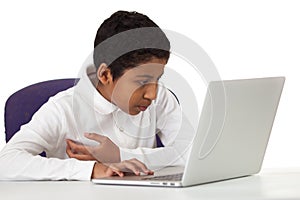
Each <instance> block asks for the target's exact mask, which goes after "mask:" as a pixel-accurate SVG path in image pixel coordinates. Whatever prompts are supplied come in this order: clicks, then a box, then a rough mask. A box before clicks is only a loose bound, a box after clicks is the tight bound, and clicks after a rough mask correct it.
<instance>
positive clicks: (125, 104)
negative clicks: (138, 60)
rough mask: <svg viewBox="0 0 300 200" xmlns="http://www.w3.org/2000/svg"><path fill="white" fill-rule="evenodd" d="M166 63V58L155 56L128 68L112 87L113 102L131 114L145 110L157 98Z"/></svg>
mask: <svg viewBox="0 0 300 200" xmlns="http://www.w3.org/2000/svg"><path fill="white" fill-rule="evenodd" d="M165 65H166V60H164V59H157V58H153V59H151V60H150V61H149V62H147V63H144V64H141V65H139V66H137V67H134V68H132V69H128V70H126V71H125V72H124V74H123V75H122V76H121V77H120V78H118V79H117V80H114V81H113V84H112V87H110V88H111V89H110V92H109V93H110V94H111V98H110V100H111V102H112V103H113V104H115V105H117V106H118V107H119V108H120V109H121V110H123V111H124V112H126V113H128V114H130V115H137V114H138V113H140V112H141V111H145V110H146V109H147V107H148V106H149V105H150V104H151V102H152V100H154V99H156V94H157V88H158V87H157V86H158V80H159V78H160V77H161V76H162V75H163V72H164V67H165Z"/></svg>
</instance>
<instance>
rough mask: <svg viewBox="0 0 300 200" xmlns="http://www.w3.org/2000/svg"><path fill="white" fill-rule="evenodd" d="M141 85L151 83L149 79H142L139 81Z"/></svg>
mask: <svg viewBox="0 0 300 200" xmlns="http://www.w3.org/2000/svg"><path fill="white" fill-rule="evenodd" d="M137 82H138V83H139V84H140V85H146V84H148V83H149V80H141V81H137Z"/></svg>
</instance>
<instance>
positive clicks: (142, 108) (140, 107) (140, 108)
mask: <svg viewBox="0 0 300 200" xmlns="http://www.w3.org/2000/svg"><path fill="white" fill-rule="evenodd" d="M147 108H148V106H138V109H139V110H140V111H145V110H146V109H147Z"/></svg>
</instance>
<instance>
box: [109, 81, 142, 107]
mask: <svg viewBox="0 0 300 200" xmlns="http://www.w3.org/2000/svg"><path fill="white" fill-rule="evenodd" d="M112 94H113V95H112V100H113V102H114V103H115V104H116V105H117V106H118V107H120V108H123V109H124V108H125V107H127V108H128V107H130V106H133V105H134V104H136V102H137V101H138V100H139V99H140V98H139V96H140V95H139V94H140V89H139V88H138V87H137V86H130V85H119V87H116V88H115V89H114V91H113V93H112Z"/></svg>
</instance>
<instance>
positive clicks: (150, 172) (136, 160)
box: [129, 158, 154, 174]
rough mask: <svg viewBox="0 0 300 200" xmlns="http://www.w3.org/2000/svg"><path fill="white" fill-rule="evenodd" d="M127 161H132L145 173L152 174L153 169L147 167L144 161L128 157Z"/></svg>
mask: <svg viewBox="0 0 300 200" xmlns="http://www.w3.org/2000/svg"><path fill="white" fill-rule="evenodd" d="M129 161H130V162H132V163H134V164H135V165H136V166H137V167H139V168H140V169H141V171H142V172H143V173H145V174H153V173H154V172H153V171H151V170H150V169H148V167H147V166H146V165H145V164H144V163H142V162H141V161H139V160H138V159H136V158H133V159H130V160H129Z"/></svg>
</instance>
